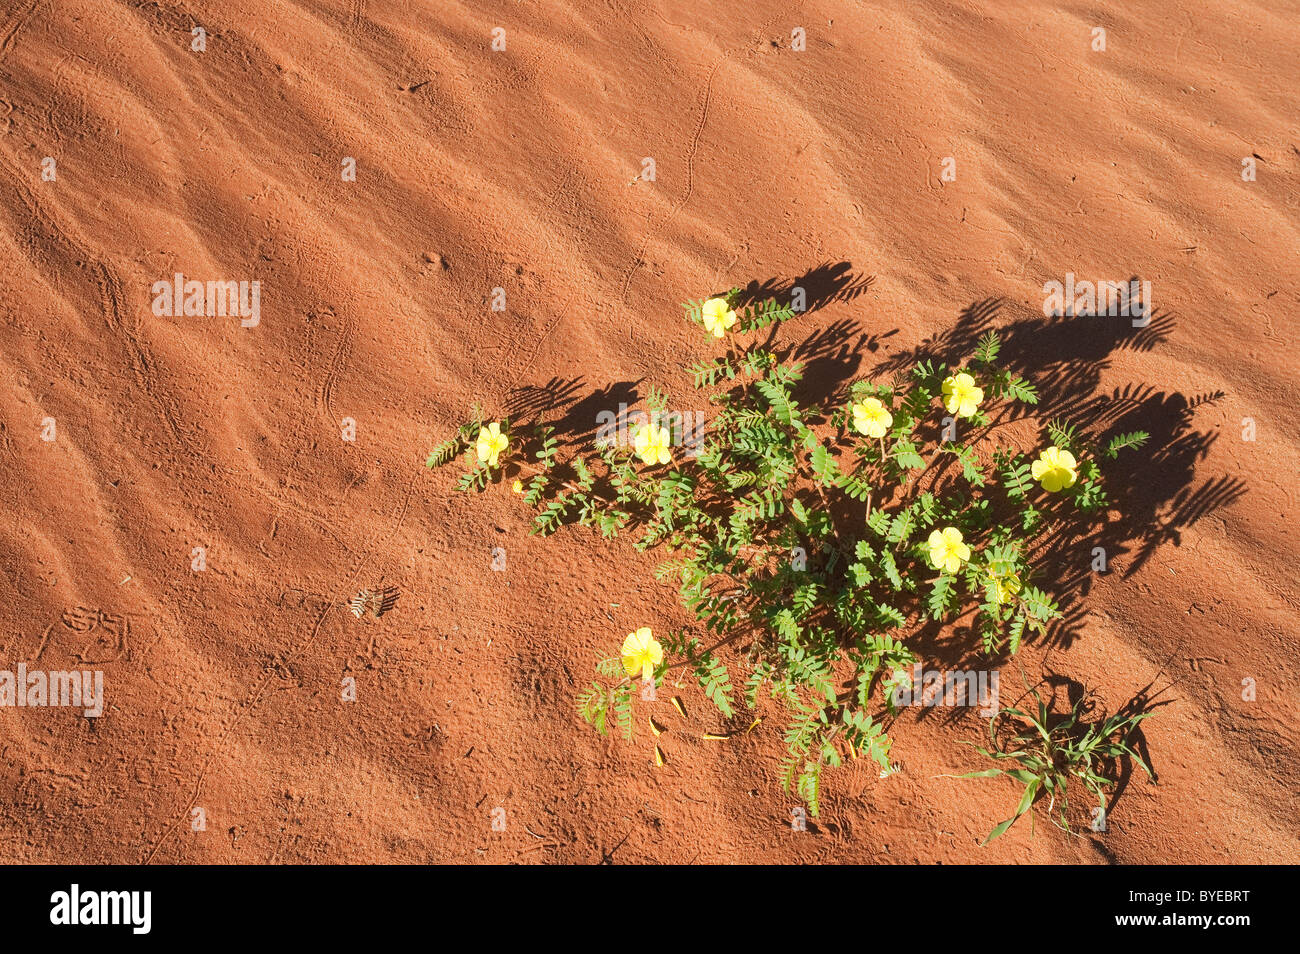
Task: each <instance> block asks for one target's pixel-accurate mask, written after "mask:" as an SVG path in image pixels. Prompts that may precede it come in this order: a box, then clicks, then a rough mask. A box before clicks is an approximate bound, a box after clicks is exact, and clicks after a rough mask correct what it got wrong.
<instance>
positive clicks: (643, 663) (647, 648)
mask: <svg viewBox="0 0 1300 954" xmlns="http://www.w3.org/2000/svg"><path fill="white" fill-rule="evenodd" d="M622 656H623V671H624V672H626V673H627V674H628V675H629V676H632V677H633V678H635V677H636V676H637V674H638V673H639V674H640V676H641V678H642V679H645V680H649V679H650V678H651V677H652V676H653V675H654V668H655V666H658V665H659V664H660V663H661V662H663V661H664V648H663V647H662V646H660V645H659V640H657V639H655V638H654V637H653V636H652V635H650V627H649V626H642V627H641V628H640V629H638V630H637V631H636V632H635V633H628V634H627V639H625V640H623V650H622Z"/></svg>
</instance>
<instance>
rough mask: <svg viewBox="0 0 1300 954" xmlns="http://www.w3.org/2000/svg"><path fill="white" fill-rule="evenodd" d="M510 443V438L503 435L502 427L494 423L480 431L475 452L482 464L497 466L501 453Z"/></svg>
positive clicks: (481, 428)
mask: <svg viewBox="0 0 1300 954" xmlns="http://www.w3.org/2000/svg"><path fill="white" fill-rule="evenodd" d="M509 443H510V438H509V437H507V436H506V435H505V434H502V433H501V425H500V424H498V423H497V422H496V421H493V422H492V423H491V424H489V425H488V426H487V427H480V428H479V430H478V444H477V445H475V448H474V449H475V450H476V451H477V452H478V460H479V463H480V464H487V465H488V466H489V467H495V466H496V465H497V458H498V457H500V456H501V452H502V451H503V450H505V449H506V447H507V445H509Z"/></svg>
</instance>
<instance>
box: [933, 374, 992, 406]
mask: <svg viewBox="0 0 1300 954" xmlns="http://www.w3.org/2000/svg"><path fill="white" fill-rule="evenodd" d="M983 400H984V389H983V388H981V387H978V386H977V385H976V384H975V379H974V378H972V377H971V376H970V375H969V374H967V373H966V372H965V371H963V372H961V374H954V375H951V376H950V377H948V378H945V379H944V382H943V406H944V407H945V408H947V409H948V413H949V414H955V415H957V416H958V417H970V416H971V415H972V414H974V413H975V411H976V410H977V409H978V408H979V406H980V401H983Z"/></svg>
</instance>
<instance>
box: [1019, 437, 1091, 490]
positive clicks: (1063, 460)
mask: <svg viewBox="0 0 1300 954" xmlns="http://www.w3.org/2000/svg"><path fill="white" fill-rule="evenodd" d="M1076 467H1077V465H1076V464H1075V462H1074V455H1073V454H1071V453H1070V452H1069V451H1067V450H1061V449H1060V448H1059V447H1057V446H1056V445H1055V444H1053V445H1052V446H1051V447H1049V448H1047V450H1045V451H1043V452H1042V453H1040V454H1039V455H1038V460H1036V461H1034V464H1033V466H1032V467H1030V468H1029V472H1030V473H1031V474H1033V475H1034V480H1038V481H1041V482H1042V484H1043V489H1044V490H1046V491H1047V492H1048V493H1056V492H1057V491H1058V490H1064V489H1065V488H1067V487H1073V486H1074V482H1075V481H1076V480H1078V479H1079V473H1078V471H1077V470H1076V469H1075V468H1076Z"/></svg>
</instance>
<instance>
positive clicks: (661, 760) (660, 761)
mask: <svg viewBox="0 0 1300 954" xmlns="http://www.w3.org/2000/svg"><path fill="white" fill-rule="evenodd" d="M667 763H668V759H666V758H665V757H664V753H663V750H662V749H660V748H659V746H657V745H656V746H655V765H658V766H660V767H662V766H664V765H666V764H667Z"/></svg>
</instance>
